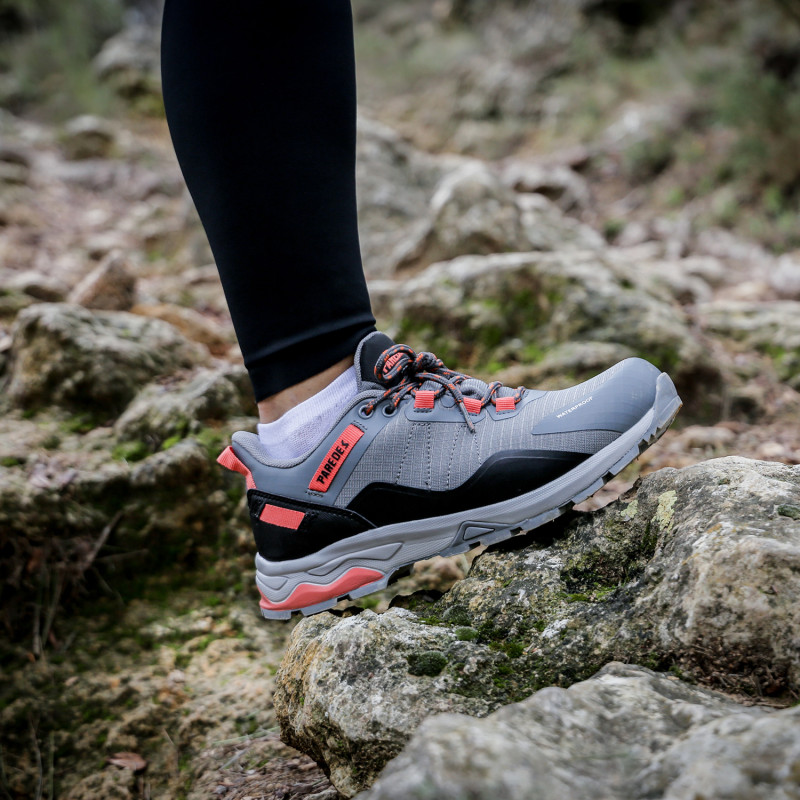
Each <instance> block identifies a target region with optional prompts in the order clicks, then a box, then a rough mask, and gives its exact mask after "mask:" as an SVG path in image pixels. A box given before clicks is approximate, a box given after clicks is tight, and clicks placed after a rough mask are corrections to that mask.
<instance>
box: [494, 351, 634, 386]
mask: <svg viewBox="0 0 800 800" xmlns="http://www.w3.org/2000/svg"><path fill="white" fill-rule="evenodd" d="M633 355H635V353H634V351H633V350H632V349H631V348H629V347H625V345H621V344H615V343H613V342H566V343H565V344H560V345H556V346H555V347H552V348H549V349H548V350H547V352H546V353H545V355H544V358H542V360H541V361H537V362H536V363H534V364H517V365H516V366H513V367H506V368H505V369H503V370H500V372H498V373H497V375H496V376H495V377H496V380H499V381H502V382H503V383H504V384H506V386H535V387H537V388H543V389H549V388H553V389H555V388H564V386H566V385H568V384H569V383H575V382H577V381H583V380H588V379H589V378H591V377H593V376H594V375H598V374H599V373H601V372H603V371H604V370H606V369H608V368H609V367H611V366H613V365H614V364H616V363H618V362H619V361H622V360H623V359H625V358H630V357H631V356H633ZM517 357H518V358H521V357H524V347H523V348H522V349H521V350H520V352H519V353H517Z"/></svg>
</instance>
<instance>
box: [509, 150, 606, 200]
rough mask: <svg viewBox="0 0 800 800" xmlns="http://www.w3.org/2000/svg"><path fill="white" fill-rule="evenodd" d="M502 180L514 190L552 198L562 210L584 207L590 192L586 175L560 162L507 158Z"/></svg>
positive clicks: (589, 198) (590, 194) (589, 197)
mask: <svg viewBox="0 0 800 800" xmlns="http://www.w3.org/2000/svg"><path fill="white" fill-rule="evenodd" d="M502 179H503V182H504V183H505V184H506V185H507V186H510V187H511V188H512V189H514V190H515V191H517V192H535V193H537V194H543V195H544V196H545V197H547V198H549V199H550V200H552V201H553V202H554V203H556V205H558V207H559V208H561V210H562V211H572V210H573V209H584V208H588V207H589V206H590V205H591V203H592V193H591V190H590V188H589V183H588V182H587V180H586V178H584V177H582V176H581V175H579V174H578V173H577V172H575V170H572V169H570V168H569V167H568V166H565V165H563V164H542V163H539V162H536V161H524V160H522V159H511V160H509V162H508V163H507V164H506V165H505V168H504V169H503V172H502Z"/></svg>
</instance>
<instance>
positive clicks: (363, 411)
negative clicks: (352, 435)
mask: <svg viewBox="0 0 800 800" xmlns="http://www.w3.org/2000/svg"><path fill="white" fill-rule="evenodd" d="M368 409H369V404H368V403H365V404H364V405H363V406H361V407H360V408H359V409H358V416H359V417H361V419H369V418H370V417H371V416H372V415H373V413H374V412H375V407H374V406H373V407H372V410H371V411H370V410H368Z"/></svg>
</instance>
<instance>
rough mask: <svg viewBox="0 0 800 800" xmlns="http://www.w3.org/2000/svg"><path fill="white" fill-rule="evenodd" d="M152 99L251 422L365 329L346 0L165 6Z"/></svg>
mask: <svg viewBox="0 0 800 800" xmlns="http://www.w3.org/2000/svg"><path fill="white" fill-rule="evenodd" d="M162 76H163V89H164V103H165V106H166V111H167V120H168V122H169V127H170V132H171V135H172V138H173V142H174V145H175V150H176V153H177V155H178V160H179V162H180V166H181V169H182V171H183V174H184V177H185V179H186V183H187V185H188V187H189V190H190V192H191V194H192V197H193V199H194V202H195V205H196V206H197V209H198V212H199V214H200V218H201V220H202V222H203V226H204V228H205V230H206V233H207V235H208V238H209V242H210V244H211V248H212V251H213V253H214V258H215V260H216V263H217V266H218V268H219V271H220V276H221V279H222V284H223V287H224V289H225V295H226V299H227V301H228V305H229V308H230V312H231V317H232V319H233V324H234V327H235V329H236V334H237V337H238V339H239V344H240V346H241V349H242V353H243V355H244V361H245V365H246V366H247V369H248V371H249V373H250V377H251V380H252V383H253V387H254V391H255V396H256V400H257V401H259V409H260V412H261V418H262V421H264V422H268V421H271V420H272V419H275V418H277V417H278V416H280V415H281V414H282V413H283V412H284V411H286V410H287V409H289V408H291V407H293V406H295V405H296V404H297V403H298V402H302V401H303V400H306V399H307V398H309V397H311V395H313V394H314V393H315V392H318V391H319V390H320V389H322V388H324V387H326V386H327V385H328V384H329V383H330V382H331V381H332V380H333V379H335V378H336V377H337V376H338V375H340V374H341V373H342V372H343V371H345V370H346V369H347V368H348V366H349V365H350V364H352V355H353V353H354V352H355V350H356V347H357V345H358V343H359V341H360V340H361V339H362V338H363V337H364V336H365V335H366V334H368V333H369V332H371V331H373V330H374V329H375V328H374V324H375V321H374V319H373V316H372V312H371V310H370V304H369V296H368V294H367V287H366V282H365V280H364V275H363V271H362V267H361V256H360V251H359V242H358V229H357V220H356V195H355V127H356V125H355V119H356V95H355V66H354V56H353V30H352V15H351V10H350V4H349V0H292V2H290V3H271V2H264V0H231V1H230V2H227V3H219V2H218V0H167V2H166V7H165V10H164V24H163V33H162Z"/></svg>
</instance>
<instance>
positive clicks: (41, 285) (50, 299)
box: [3, 270, 68, 303]
mask: <svg viewBox="0 0 800 800" xmlns="http://www.w3.org/2000/svg"><path fill="white" fill-rule="evenodd" d="M3 283H4V285H5V286H6V287H7V288H9V289H17V290H19V291H21V292H23V293H24V294H26V295H28V296H29V297H32V298H33V299H34V300H42V301H44V302H45V303H59V302H61V301H62V300H64V298H65V297H66V296H67V292H68V289H67V287H66V286H65V285H64V284H63V283H62V282H61V281H60V280H58V279H57V278H54V277H52V276H51V275H42V274H41V273H40V272H35V271H34V270H26V271H25V272H17V273H15V274H13V275H12V276H10V277H9V278H8V280H4V281H3Z"/></svg>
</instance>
